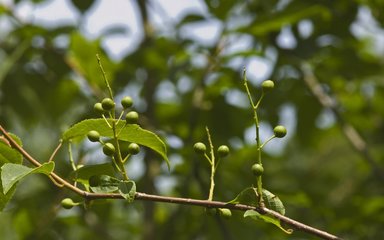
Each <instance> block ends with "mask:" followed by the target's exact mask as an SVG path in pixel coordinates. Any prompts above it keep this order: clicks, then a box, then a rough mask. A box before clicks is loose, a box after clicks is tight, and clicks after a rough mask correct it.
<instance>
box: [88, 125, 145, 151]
mask: <svg viewBox="0 0 384 240" xmlns="http://www.w3.org/2000/svg"><path fill="white" fill-rule="evenodd" d="M87 137H88V139H89V141H91V142H100V143H101V144H103V153H104V154H105V155H107V156H113V155H114V154H115V152H116V148H115V145H113V144H112V143H110V142H107V143H104V142H102V141H101V139H100V133H99V132H98V131H96V130H92V131H89V132H88V134H87ZM139 152H140V146H139V145H138V144H137V143H130V144H129V145H128V153H129V154H132V155H136V154H138V153H139Z"/></svg>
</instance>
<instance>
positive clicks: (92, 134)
mask: <svg viewBox="0 0 384 240" xmlns="http://www.w3.org/2000/svg"><path fill="white" fill-rule="evenodd" d="M87 137H88V139H89V141H91V142H98V141H99V140H100V133H99V132H98V131H95V130H92V131H89V132H88V134H87Z"/></svg>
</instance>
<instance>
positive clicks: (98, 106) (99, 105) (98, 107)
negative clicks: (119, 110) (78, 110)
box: [93, 102, 104, 114]
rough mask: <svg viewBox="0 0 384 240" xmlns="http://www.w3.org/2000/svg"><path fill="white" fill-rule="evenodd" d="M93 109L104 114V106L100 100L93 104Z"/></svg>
mask: <svg viewBox="0 0 384 240" xmlns="http://www.w3.org/2000/svg"><path fill="white" fill-rule="evenodd" d="M93 110H95V112H96V113H98V114H103V113H104V109H103V106H102V105H101V103H99V102H98V103H95V105H94V106H93Z"/></svg>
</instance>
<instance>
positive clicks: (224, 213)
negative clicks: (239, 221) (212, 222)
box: [217, 208, 232, 218]
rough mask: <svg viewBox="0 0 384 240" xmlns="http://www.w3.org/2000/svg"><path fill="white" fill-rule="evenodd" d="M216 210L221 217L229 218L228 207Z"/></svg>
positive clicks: (230, 214)
mask: <svg viewBox="0 0 384 240" xmlns="http://www.w3.org/2000/svg"><path fill="white" fill-rule="evenodd" d="M217 211H218V212H219V215H220V216H222V217H225V218H230V217H231V216H232V212H231V210H229V209H228V208H218V209H217Z"/></svg>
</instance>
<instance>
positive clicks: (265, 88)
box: [261, 80, 275, 92]
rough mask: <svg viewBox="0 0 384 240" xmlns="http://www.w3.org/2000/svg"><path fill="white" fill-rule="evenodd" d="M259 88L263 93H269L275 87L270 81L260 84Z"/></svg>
mask: <svg viewBox="0 0 384 240" xmlns="http://www.w3.org/2000/svg"><path fill="white" fill-rule="evenodd" d="M261 87H262V89H263V91H264V92H269V91H271V90H272V89H273V88H274V87H275V83H274V82H273V81H272V80H265V81H264V82H263V83H262V84H261Z"/></svg>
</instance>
